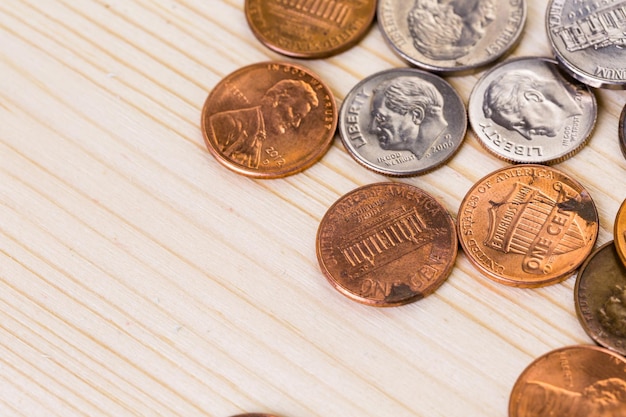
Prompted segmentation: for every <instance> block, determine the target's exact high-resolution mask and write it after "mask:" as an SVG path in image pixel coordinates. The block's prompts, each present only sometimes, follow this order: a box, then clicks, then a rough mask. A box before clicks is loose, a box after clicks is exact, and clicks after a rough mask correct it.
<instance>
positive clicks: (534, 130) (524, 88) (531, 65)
mask: <svg viewBox="0 0 626 417" xmlns="http://www.w3.org/2000/svg"><path fill="white" fill-rule="evenodd" d="M468 107H469V110H468V115H469V121H470V125H471V126H472V130H473V131H474V133H475V135H476V137H477V138H478V140H479V142H480V144H481V145H482V146H483V147H484V148H485V149H487V150H488V151H489V152H490V153H491V154H493V155H495V156H496V157H498V158H500V159H503V160H505V161H507V162H513V163H534V164H554V163H558V162H562V161H564V160H565V159H567V158H569V157H571V156H573V155H574V154H576V153H577V152H578V151H580V150H581V149H582V148H583V147H584V146H585V144H586V143H587V142H588V140H589V138H590V136H591V132H592V131H593V128H594V126H595V122H596V116H597V104H596V99H595V95H594V94H593V92H592V91H591V89H590V88H589V87H588V86H586V85H585V84H582V83H579V82H577V81H574V80H570V79H569V78H566V77H565V76H564V75H563V74H562V73H561V72H560V71H559V67H558V64H557V63H556V61H554V60H550V59H545V58H519V59H512V60H509V61H506V62H503V63H500V64H499V65H497V66H495V67H494V68H492V69H491V70H489V71H488V72H486V73H485V74H484V75H483V76H482V77H481V78H480V79H479V81H478V82H477V83H476V85H475V86H474V88H473V90H472V93H471V94H470V100H469V106H468Z"/></svg>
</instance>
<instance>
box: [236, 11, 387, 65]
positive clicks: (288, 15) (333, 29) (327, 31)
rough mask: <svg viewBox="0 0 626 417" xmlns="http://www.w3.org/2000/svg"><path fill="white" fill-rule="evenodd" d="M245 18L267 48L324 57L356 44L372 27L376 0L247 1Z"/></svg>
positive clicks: (304, 56)
mask: <svg viewBox="0 0 626 417" xmlns="http://www.w3.org/2000/svg"><path fill="white" fill-rule="evenodd" d="M244 8H245V12H246V18H247V20H248V25H249V26H250V28H251V29H252V32H253V33H254V35H255V36H256V37H257V38H258V39H259V41H261V43H263V44H264V45H265V46H267V47H268V48H270V49H272V50H274V51H276V52H278V53H280V54H283V55H287V56H292V57H296V58H324V57H328V56H330V55H334V54H337V53H339V52H342V51H345V50H346V49H348V48H350V47H351V46H353V45H354V44H356V43H357V42H358V41H359V40H360V39H361V38H362V37H363V36H364V35H365V33H367V30H368V29H369V28H370V26H371V24H372V22H373V20H374V15H375V13H376V1H375V0H246V3H245V6H244Z"/></svg>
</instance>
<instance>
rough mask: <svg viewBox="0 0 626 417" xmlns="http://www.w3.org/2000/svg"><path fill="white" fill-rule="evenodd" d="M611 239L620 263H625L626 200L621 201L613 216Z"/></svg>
mask: <svg viewBox="0 0 626 417" xmlns="http://www.w3.org/2000/svg"><path fill="white" fill-rule="evenodd" d="M613 239H614V242H615V250H616V251H617V255H618V256H619V258H620V259H621V261H622V263H623V264H625V265H626V200H624V201H623V202H622V205H621V206H620V208H619V210H618V211H617V215H616V216H615V223H613Z"/></svg>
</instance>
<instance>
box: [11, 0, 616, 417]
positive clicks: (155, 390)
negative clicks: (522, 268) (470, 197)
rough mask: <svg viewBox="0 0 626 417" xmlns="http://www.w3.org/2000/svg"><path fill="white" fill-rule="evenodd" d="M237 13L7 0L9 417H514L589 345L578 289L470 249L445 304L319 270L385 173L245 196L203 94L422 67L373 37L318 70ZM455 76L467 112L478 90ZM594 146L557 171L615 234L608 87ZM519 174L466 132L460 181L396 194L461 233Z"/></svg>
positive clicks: (341, 168)
mask: <svg viewBox="0 0 626 417" xmlns="http://www.w3.org/2000/svg"><path fill="white" fill-rule="evenodd" d="M546 4H547V1H546V0H529V1H528V18H527V23H526V28H525V33H524V35H523V37H522V39H521V43H520V44H519V46H518V47H517V48H516V49H515V50H514V52H513V54H512V56H533V55H536V56H551V50H550V47H549V44H548V41H547V37H546V33H545V29H544V13H545V10H546ZM243 5H244V0H204V1H203V0H158V1H157V0H78V1H75V0H3V1H2V2H1V3H0V161H1V164H0V174H1V178H0V203H1V204H0V232H1V239H0V277H1V284H0V415H2V416H13V415H19V416H63V417H67V416H81V415H85V416H130V415H142V416H157V415H163V416H185V417H189V416H214V417H226V416H230V415H233V414H237V413H243V412H252V411H257V412H273V413H276V414H278V415H280V416H282V417H309V416H320V417H321V416H323V417H333V416H334V417H352V416H354V417H356V416H359V417H363V416H389V417H390V416H393V417H403V416H423V417H435V416H442V417H443V416H445V417H457V416H458V417H467V416H470V417H473V416H490V417H499V416H506V415H507V403H508V397H509V393H510V390H511V388H512V386H513V384H514V382H515V380H516V379H517V377H518V376H519V374H520V372H521V371H522V370H523V369H524V368H525V367H526V366H527V365H528V364H529V363H530V362H531V361H532V360H533V359H535V358H536V357H538V356H539V355H542V354H543V353H546V352H548V351H550V350H552V349H556V348H559V347H563V346H567V345H572V344H590V343H592V342H591V339H590V338H589V337H588V336H587V335H586V333H585V332H584V331H583V329H582V327H581V326H580V324H579V322H578V320H577V318H576V311H575V306H574V302H573V292H572V290H573V287H574V283H575V278H574V277H572V278H570V279H568V280H566V281H565V282H563V283H560V284H556V285H552V286H549V287H545V288H541V289H517V288H510V287H506V286H503V285H500V284H497V283H494V282H492V281H490V280H488V279H486V278H484V277H482V276H481V275H480V274H479V273H478V272H477V271H476V270H475V269H474V267H473V266H472V265H471V264H470V263H469V261H468V259H467V258H466V257H465V255H464V254H462V253H460V254H459V256H458V258H457V261H456V265H455V268H454V270H453V272H452V274H451V276H450V277H449V279H448V280H447V282H446V283H445V284H444V285H443V286H442V287H441V288H439V290H438V291H437V292H436V293H435V294H433V295H432V296H430V297H428V298H426V299H424V300H421V301H419V302H416V303H413V304H410V305H406V306H402V307H395V308H388V309H376V308H372V307H368V306H364V305H361V304H357V303H355V302H353V301H350V300H349V299H347V298H346V297H344V296H343V295H341V294H339V293H338V292H336V291H335V290H334V289H333V288H332V287H331V286H330V285H329V284H328V283H327V281H326V280H325V278H324V277H323V275H322V274H321V272H320V270H319V267H318V264H317V260H316V256H315V234H316V230H317V226H318V224H319V221H320V219H321V217H322V216H323V215H324V213H325V212H326V209H327V208H328V207H329V206H330V205H331V204H332V203H333V202H334V201H336V200H337V199H338V198H339V197H340V196H342V195H343V194H345V193H346V192H348V191H351V190H353V189H354V188H356V187H358V186H361V185H365V184H369V183H373V182H378V181H384V180H387V179H388V178H386V177H383V176H381V175H378V174H374V173H372V172H369V171H367V170H366V169H365V168H363V167H361V166H360V165H358V164H356V163H355V162H354V160H353V159H352V158H351V157H350V156H349V155H348V154H347V153H346V151H345V150H344V148H343V145H342V144H341V142H340V140H339V137H338V136H336V138H335V141H334V145H333V146H332V148H331V149H330V151H329V152H328V153H327V154H326V155H325V156H324V157H323V159H322V160H321V161H320V162H319V163H317V164H316V165H314V166H313V167H312V168H310V169H308V170H307V171H305V172H303V173H301V174H297V175H295V176H292V177H288V178H285V179H279V180H265V181H260V180H252V179H248V178H246V177H243V176H239V175H237V174H235V173H233V172H231V171H229V170H227V169H225V168H224V167H223V166H221V165H220V164H219V163H217V162H216V160H215V159H214V158H213V157H211V155H210V154H209V153H208V152H207V150H206V148H205V146H204V143H203V139H202V134H201V131H200V127H199V119H200V110H201V107H202V104H203V102H204V100H205V98H206V96H207V94H208V92H209V91H210V90H211V89H212V88H213V86H215V85H216V83H218V82H219V81H220V80H221V79H222V78H223V77H224V76H225V75H227V74H228V73H230V72H232V71H234V70H236V69H238V68H240V67H242V66H244V65H247V64H251V63H255V62H259V61H265V60H274V59H280V60H288V61H294V62H295V61H297V62H299V63H301V64H303V65H306V66H307V67H309V68H310V69H312V70H313V71H315V72H316V73H318V74H319V75H320V76H321V77H322V78H323V79H324V80H326V82H327V83H328V84H329V86H330V87H331V89H332V90H333V92H334V93H335V95H336V98H337V101H338V102H339V103H340V102H341V100H343V98H344V97H345V95H346V94H347V93H348V91H349V90H350V89H351V87H352V86H353V85H355V84H356V83H357V82H358V81H360V80H361V79H363V78H364V77H366V76H367V75H370V74H373V73H374V72H377V71H380V70H384V69H388V68H394V67H402V66H406V64H405V63H403V62H402V61H401V60H400V59H399V58H398V57H397V56H396V55H394V53H393V52H392V51H391V50H390V49H389V47H388V46H387V45H386V43H385V42H384V40H383V38H382V36H381V33H380V31H379V29H378V28H377V27H376V26H375V25H374V26H373V27H372V28H371V30H370V31H369V33H368V34H367V36H366V37H365V39H363V40H362V41H361V42H360V43H359V44H358V45H357V46H356V47H354V48H352V49H350V50H349V51H347V52H345V53H342V54H340V55H337V56H334V57H331V58H327V59H320V60H311V61H303V60H291V59H288V58H284V57H282V56H279V55H277V54H275V53H273V52H271V51H270V50H268V49H267V48H265V47H264V46H263V45H261V44H260V43H259V42H258V41H257V40H256V38H255V37H254V36H253V35H252V33H251V31H250V29H249V28H248V25H247V23H246V20H245V17H244V11H243ZM481 75H482V72H479V73H477V74H474V75H465V76H455V77H448V78H447V79H448V80H449V82H450V83H451V84H452V85H453V86H454V87H455V88H457V90H458V91H459V93H460V94H461V96H462V98H463V100H464V101H465V103H466V104H467V100H468V98H469V94H470V91H471V89H472V87H473V85H474V84H475V83H476V81H477V80H478V78H479V77H480V76H481ZM596 94H597V99H598V106H599V113H598V120H597V126H596V129H595V132H594V134H593V137H592V138H591V140H590V143H589V144H588V145H587V146H586V147H585V149H583V150H582V151H581V152H580V153H579V154H577V155H575V156H574V157H573V158H571V159H569V160H567V161H565V162H563V163H560V164H558V165H556V168H558V169H561V170H562V171H565V172H566V173H568V174H570V175H572V176H574V177H575V178H577V179H578V180H579V181H580V182H581V183H582V184H583V185H584V186H585V187H586V188H587V189H588V190H589V192H590V194H591V196H592V197H593V199H594V201H595V202H596V205H597V208H598V212H599V215H600V219H601V221H600V226H601V230H600V235H599V238H598V243H597V245H600V244H601V243H604V242H607V241H609V240H611V239H612V228H613V222H614V217H615V214H616V212H617V210H618V207H619V206H620V204H621V202H622V201H623V200H624V198H625V197H626V182H625V181H624V167H625V165H626V160H625V159H624V157H623V156H622V153H621V152H620V148H619V144H618V136H617V135H618V133H617V126H618V117H619V114H620V112H621V109H622V106H623V105H624V102H625V100H624V98H625V93H624V92H623V91H615V90H612V91H611V90H596ZM507 165H508V164H507V163H505V162H502V161H500V160H498V159H497V158H495V157H493V156H491V155H489V154H487V153H486V152H485V151H484V150H483V149H482V148H481V146H480V145H479V143H478V141H477V140H476V138H475V137H474V136H473V134H472V133H471V132H468V134H467V136H466V139H465V142H464V143H463V145H462V146H461V149H460V151H459V152H458V154H456V155H455V157H454V158H453V159H452V160H450V161H449V162H448V163H447V164H446V165H445V166H443V167H441V168H439V169H437V170H436V171H434V172H432V173H429V174H427V175H423V176H419V177H412V178H405V179H400V180H398V181H402V182H406V183H409V184H413V185H416V186H418V187H420V188H422V189H424V190H425V191H427V192H428V193H430V194H432V195H434V196H435V197H436V198H437V199H438V200H439V201H441V202H442V204H444V205H445V206H446V208H447V209H448V210H449V211H450V212H451V213H452V214H453V215H454V216H455V217H456V212H457V210H458V208H459V205H460V202H461V200H462V198H463V197H464V195H465V193H466V192H467V190H468V189H469V188H470V187H471V186H472V184H474V183H475V182H476V181H477V180H478V179H479V178H481V177H483V176H484V175H486V174H488V173H490V172H491V171H493V170H495V169H497V168H500V167H504V166H507Z"/></svg>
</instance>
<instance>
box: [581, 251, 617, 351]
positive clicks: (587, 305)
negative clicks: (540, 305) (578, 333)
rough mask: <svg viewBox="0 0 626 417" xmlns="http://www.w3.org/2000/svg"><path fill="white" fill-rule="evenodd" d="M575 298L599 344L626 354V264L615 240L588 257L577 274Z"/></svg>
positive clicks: (585, 321)
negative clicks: (619, 255) (614, 242)
mask: <svg viewBox="0 0 626 417" xmlns="http://www.w3.org/2000/svg"><path fill="white" fill-rule="evenodd" d="M574 300H575V304H576V313H577V315H578V320H579V321H580V324H581V325H582V327H583V329H585V331H586V332H587V334H588V335H589V336H590V337H591V338H592V339H593V340H594V341H595V342H596V343H598V344H599V345H602V346H604V347H605V348H608V349H611V350H613V351H615V352H617V353H620V354H622V355H626V267H624V265H623V264H622V262H621V260H620V259H619V257H618V256H617V253H616V252H615V245H614V244H613V242H608V243H605V244H604V245H603V246H602V247H600V248H599V249H598V250H596V251H595V252H594V253H593V254H592V255H591V256H590V257H589V258H587V260H586V261H585V263H584V264H583V266H582V267H581V269H580V272H578V276H577V277H576V286H575V288H574Z"/></svg>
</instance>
